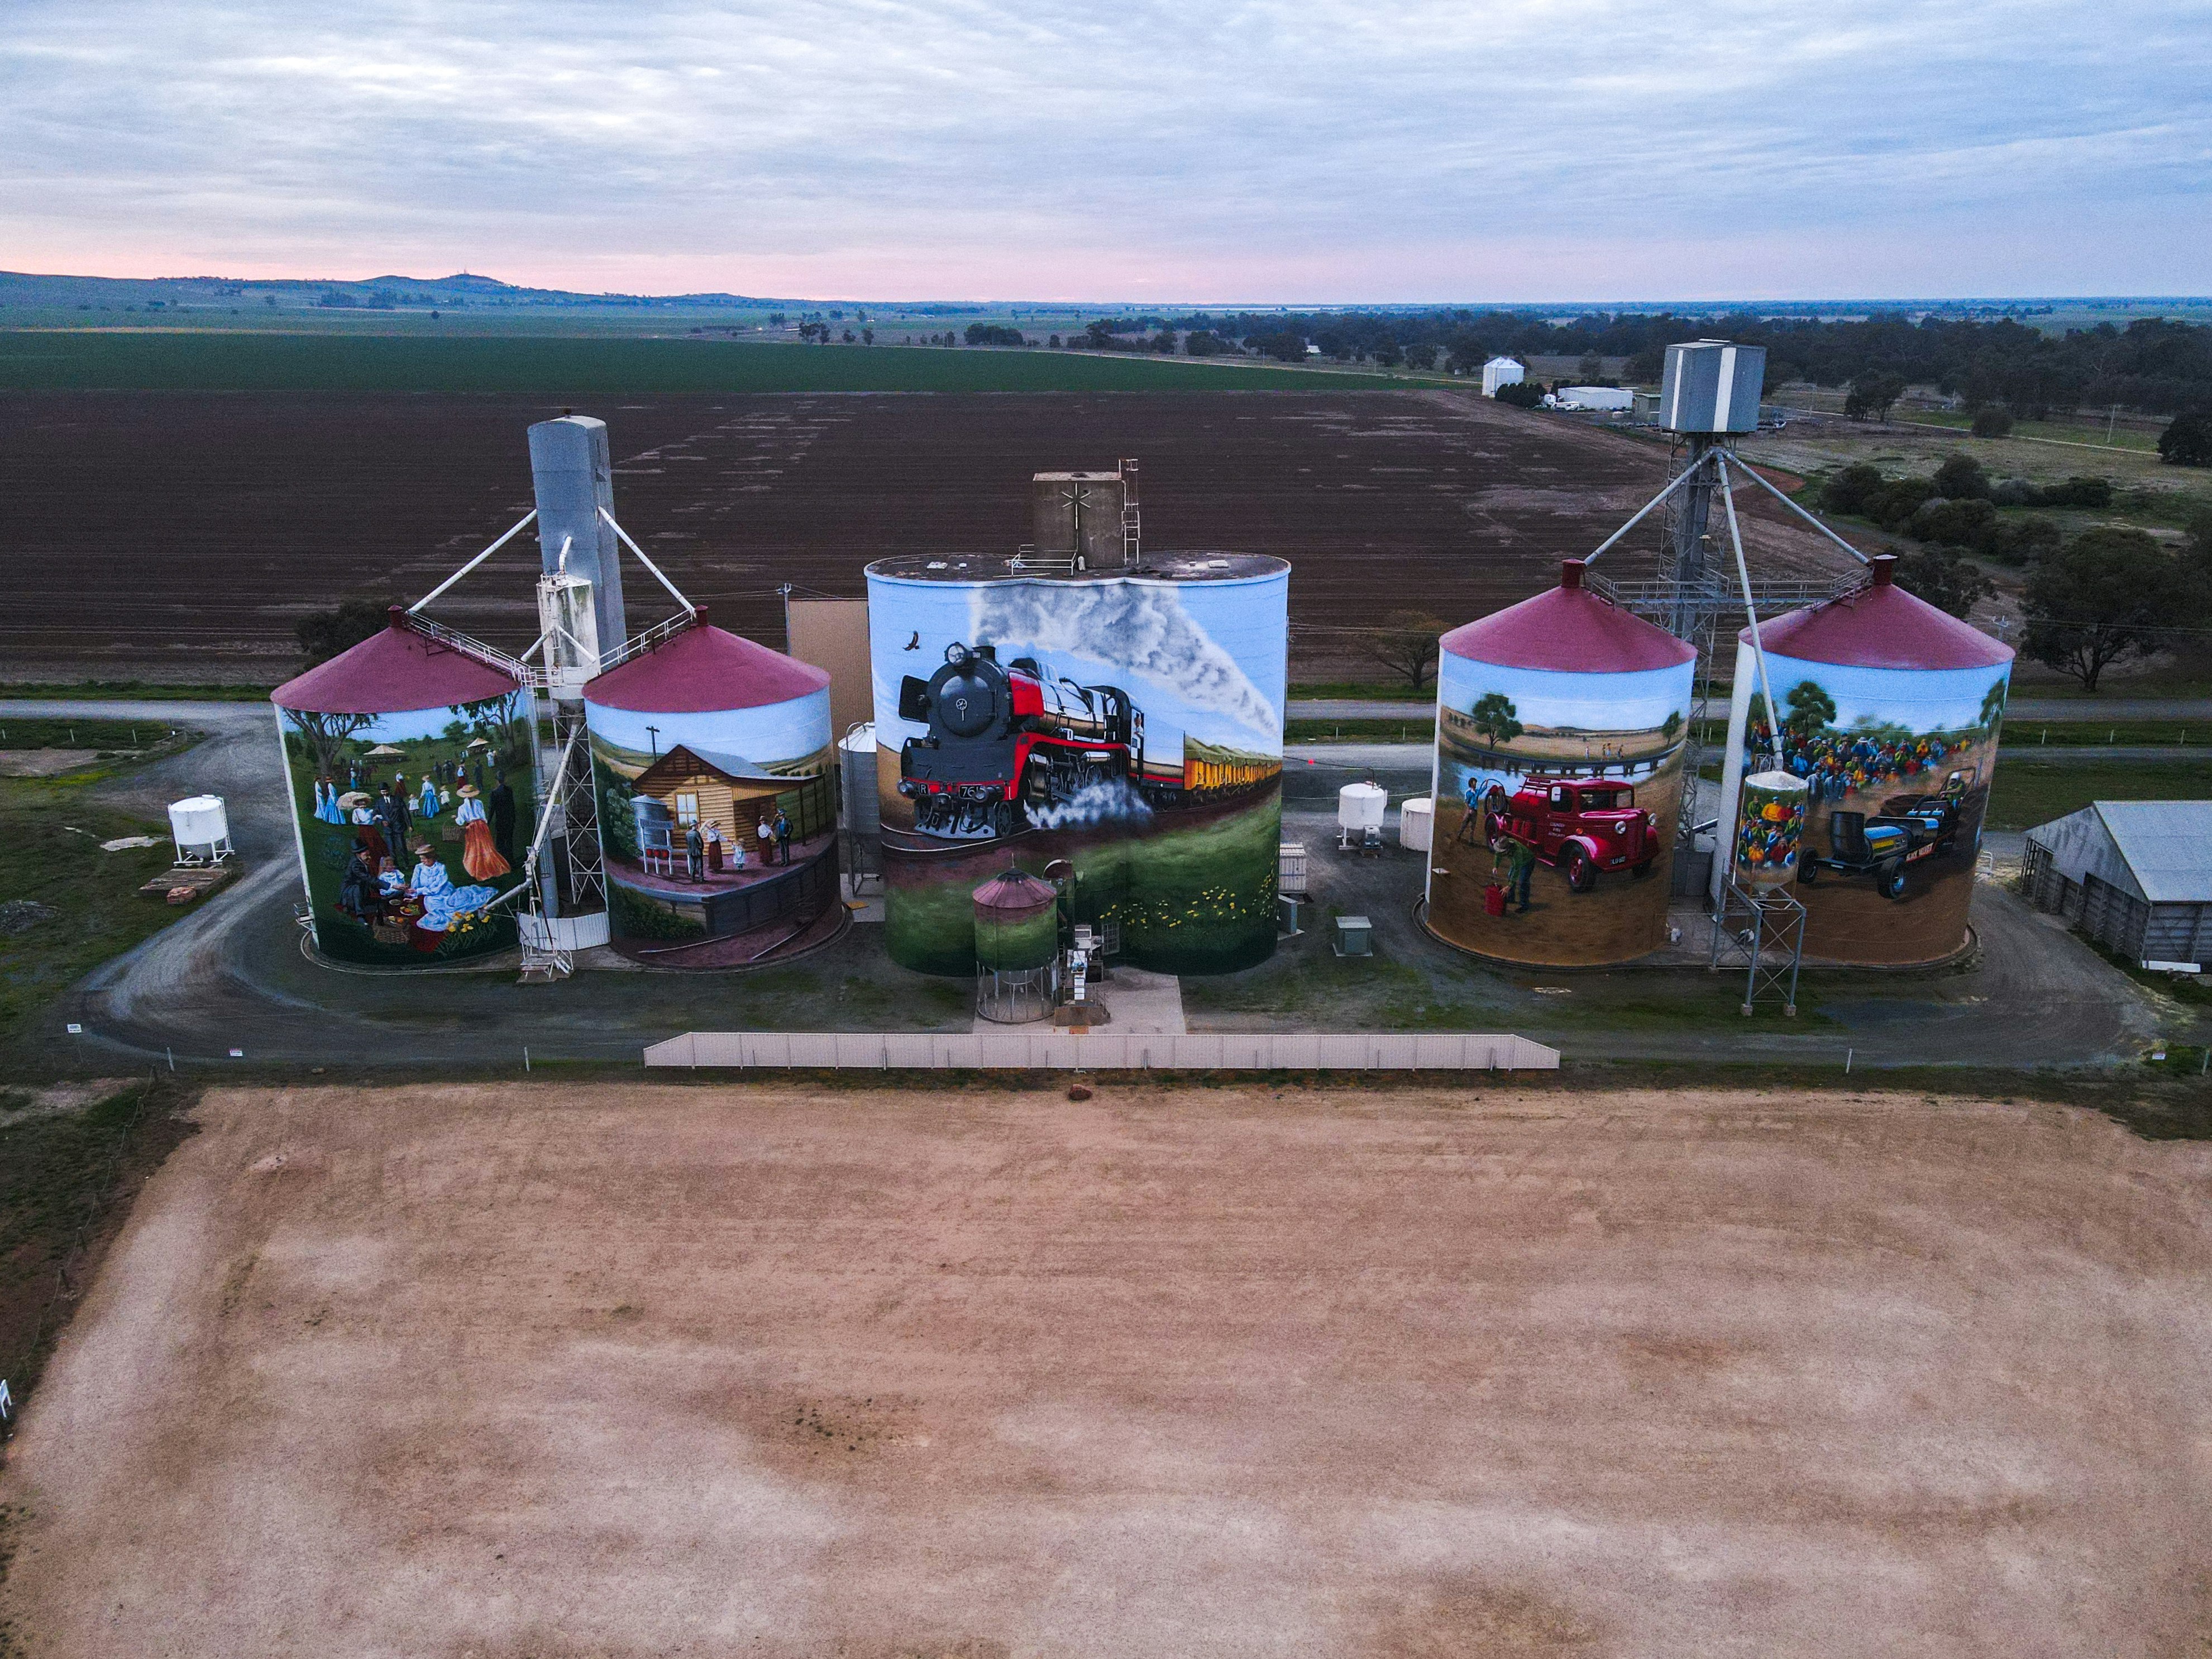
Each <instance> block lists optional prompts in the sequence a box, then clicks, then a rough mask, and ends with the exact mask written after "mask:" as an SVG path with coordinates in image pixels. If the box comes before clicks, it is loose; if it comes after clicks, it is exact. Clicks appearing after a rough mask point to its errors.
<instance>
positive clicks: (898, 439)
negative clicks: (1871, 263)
mask: <svg viewBox="0 0 2212 1659" xmlns="http://www.w3.org/2000/svg"><path fill="white" fill-rule="evenodd" d="M570 402H573V403H574V406H575V407H577V408H578V409H579V410H582V411H583V412H585V413H587V414H595V415H598V416H602V417H603V418H605V420H606V422H608V424H609V427H610V428H611V435H612V437H613V441H614V453H615V456H616V459H617V476H616V478H615V507H616V512H617V514H618V515H619V516H620V517H621V518H622V520H623V523H624V525H625V526H626V527H627V528H628V529H629V531H630V532H632V533H633V534H634V535H635V536H636V537H637V538H638V539H639V540H640V542H641V544H643V545H644V546H645V548H646V549H647V551H648V552H649V553H650V554H651V555H652V556H653V559H654V560H655V561H656V562H661V563H663V564H664V566H665V568H666V569H667V570H668V571H669V573H670V574H671V575H672V576H673V577H674V578H675V579H676V580H677V581H678V582H679V583H680V584H681V585H682V586H684V589H685V590H686V592H689V593H690V595H691V597H692V598H693V599H699V600H704V601H707V602H708V603H709V604H710V605H711V606H712V608H713V611H714V618H715V620H716V621H717V622H719V623H722V624H723V625H724V626H726V627H731V628H734V629H738V630H739V631H741V632H744V633H746V634H749V635H754V636H756V637H758V638H761V639H763V640H766V641H769V643H771V644H781V641H782V630H783V611H782V602H781V599H780V598H779V597H778V595H777V592H776V589H777V587H778V586H779V585H780V584H781V583H785V582H793V583H797V584H799V586H801V587H802V588H804V589H809V590H812V591H817V592H829V593H845V594H857V593H859V592H860V591H861V580H860V572H861V568H862V567H863V566H864V565H866V563H867V562H868V561H870V560H872V559H876V558H880V557H883V556H885V555H886V554H890V553H897V552H912V551H914V550H916V549H918V548H920V549H956V550H1004V551H1005V552H1006V553H1008V554H1011V553H1012V551H1013V550H1014V549H1015V547H1016V546H1017V545H1018V544H1020V543H1021V542H1023V541H1025V540H1027V539H1028V538H1029V537H1030V520H1029V517H1028V510H1029V509H1028V494H1027V492H1028V489H1029V475H1030V473H1031V472H1033V471H1039V470H1042V469H1048V468H1053V467H1066V466H1111V465H1113V464H1114V462H1115V459H1117V458H1120V457H1124V456H1128V457H1134V458H1136V459H1138V460H1139V462H1140V463H1141V467H1142V471H1141V474H1140V477H1141V482H1142V495H1143V501H1144V513H1145V526H1146V539H1147V542H1148V544H1152V545H1154V546H1158V547H1160V548H1167V549H1172V548H1183V549H1195V548H1214V549H1226V550H1242V551H1248V552H1255V553H1270V554H1276V555H1279V556H1282V557H1285V558H1287V559H1289V560H1290V561H1291V562H1292V564H1293V565H1294V566H1295V574H1294V575H1293V576H1292V578H1291V618H1292V623H1293V626H1294V629H1297V637H1296V639H1295V641H1294V644H1293V653H1292V666H1293V672H1294V673H1295V674H1297V675H1299V676H1300V677H1303V678H1332V677H1334V675H1336V674H1338V673H1340V672H1352V671H1360V669H1361V668H1362V664H1361V662H1360V659H1358V656H1357V654H1356V653H1352V652H1350V651H1349V650H1348V647H1346V641H1344V639H1343V638H1342V637H1341V636H1340V635H1332V634H1330V633H1328V631H1326V630H1328V629H1335V628H1342V627H1346V626H1350V627H1361V626H1369V627H1371V626H1373V625H1374V624H1376V623H1379V622H1380V621H1381V620H1382V619H1383V617H1384V616H1385V615H1386V614H1387V613H1388V612H1389V611H1393V610H1396V609H1401V608H1411V609H1414V610H1421V611H1431V612H1432V613H1433V614H1435V615H1436V616H1437V617H1439V618H1441V619H1442V620H1443V621H1444V622H1446V623H1459V622H1462V621H1465V620H1468V618H1470V617H1474V616H1478V615H1480V614H1481V613H1483V612H1484V611H1490V610H1492V609H1495V608H1496V607H1498V605H1506V604H1510V603H1511V602H1513V601H1514V600H1516V599H1523V598H1526V597H1527V596H1528V594H1529V593H1531V592H1534V591H1536V590H1537V589H1538V588H1540V587H1542V586H1546V585H1547V584H1548V583H1549V582H1551V581H1552V580H1555V579H1556V576H1557V571H1558V561H1559V559H1560V558H1561V557H1562V556H1571V555H1575V554H1580V553H1587V552H1589V550H1591V549H1592V548H1593V547H1595V546H1596V545H1597V544H1598V543H1599V542H1600V541H1601V540H1602V539H1603V538H1605V536H1606V535H1607V533H1609V532H1610V531H1611V530H1612V529H1613V526H1615V525H1617V524H1618V523H1619V522H1620V520H1621V519H1622V518H1624V517H1626V514H1627V513H1630V512H1632V511H1633V510H1634V509H1635V508H1636V507H1638V505H1640V504H1641V502H1642V501H1644V499H1645V498H1647V497H1648V496H1649V495H1650V494H1651V493H1652V492H1653V491H1655V490H1656V489H1658V488H1659V486H1660V484H1661V483H1663V482H1664V479H1665V476H1666V452H1665V450H1664V449H1663V448H1662V447H1657V446H1655V445H1653V444H1650V443H1648V442H1644V441H1638V440H1635V439H1632V438H1628V437H1626V436H1623V435H1620V434H1617V433H1613V432H1607V431H1601V430H1597V429H1595V428H1589V427H1587V426H1583V425H1580V424H1577V422H1574V421H1572V420H1571V419H1568V418H1565V417H1561V416H1548V415H1541V414H1535V413H1531V412H1529V411H1526V410H1512V409H1508V408H1505V407H1504V406H1502V405H1500V404H1494V403H1486V402H1485V401H1483V400H1482V399H1481V398H1477V397H1474V396H1472V395H1470V394H1468V393H1463V392H1455V391H1433V392H1414V391H1405V392H1360V391H1350V390H1342V389H1334V388H1323V389H1320V390H1316V391H1312V392H1059V393H943V394H930V395H894V394H882V395H876V394H869V395H860V394H849V395H837V394H830V393H820V394H812V393H805V394H800V393H794V394H780V395H767V394H752V395H746V394H739V393H725V394H705V393H699V394H685V395H674V394H671V395H659V396H636V397H629V398H621V397H612V396H609V397H599V398H581V397H579V398H574V399H570V398H562V399H560V400H558V401H557V402H556V401H555V400H552V399H549V398H532V397H523V396H515V395H507V394H491V393H485V394H471V395H463V394H458V393H450V392H436V393H416V394H405V393H398V392H252V393H247V392H0V429H4V430H5V431H6V432H7V434H8V442H7V443H6V444H5V445H4V446H0V498H4V499H5V500H7V501H9V504H10V505H9V533H10V536H11V537H12V538H13V539H14V544H15V548H16V558H15V567H16V568H17V570H18V572H19V575H20V580H19V581H18V583H17V585H16V586H15V590H14V592H13V599H14V603H13V605H12V606H11V608H10V611H9V615H8V616H7V617H4V618H0V661H4V662H5V664H6V671H7V673H8V675H9V677H10V678H27V679H35V678H53V679H58V678H76V677H77V676H79V675H83V674H91V675H94V676H96V677H99V678H167V679H173V680H186V681H207V680H213V679H217V678H234V679H245V680H256V681H258V682H261V683H267V684H273V683H274V682H275V681H276V680H277V679H280V678H283V677H284V676H286V675H287V674H288V673H289V672H290V671H292V668H293V667H294V665H295V655H294V652H295V647H294V645H293V641H292V629H293V626H294V624H295V623H296V622H297V621H298V620H299V618H300V617H302V616H304V615H306V614H307V612H309V611H314V610H319V609H324V608H327V607H328V606H330V605H332V604H335V603H336V602H337V599H340V598H343V597H360V598H371V599H382V598H387V597H391V596H393V595H398V596H399V597H402V598H405V599H413V598H416V597H417V596H419V595H420V594H422V593H423V592H428V590H429V589H430V588H431V587H432V586H435V585H436V583H437V582H438V581H440V580H442V579H443V578H444V576H446V575H447V574H449V573H450V572H451V571H452V569H453V568H454V566H456V565H457V564H459V562H461V561H462V560H463V559H465V558H466V557H468V556H470V555H471V554H473V553H474V552H476V551H477V550H479V549H481V548H482V547H483V545H484V544H486V543H488V542H489V540H490V539H491V538H493V537H494V536H495V535H497V534H498V533H499V532H501V531H502V530H504V529H506V528H507V526H509V525H511V524H512V523H513V522H514V520H516V519H518V518H520V516H521V515H522V513H524V512H526V511H527V510H528V507H529V506H530V469H529V457H528V454H527V452H526V445H525V441H524V436H523V434H524V429H525V428H526V427H527V426H528V424H529V423H530V422H532V421H538V420H544V419H545V418H547V417H548V416H552V415H556V414H558V413H559V412H560V409H561V406H562V404H566V403H570ZM1746 507H1747V511H1748V512H1749V513H1750V514H1751V521H1750V525H1749V528H1748V534H1749V535H1750V537H1751V538H1752V539H1753V542H1754V544H1756V545H1757V546H1758V547H1759V550H1760V552H1761V555H1762V568H1766V569H1770V570H1773V571H1777V572H1786V571H1792V570H1801V569H1819V570H1822V571H1832V570H1834V569H1837V568H1839V562H1842V561H1843V556H1842V555H1840V554H1837V553H1834V552H1833V551H1832V550H1829V549H1827V548H1826V545H1825V544H1823V543H1821V542H1820V539H1819V538H1817V537H1815V536H1814V535H1813V534H1812V532H1809V531H1802V530H1798V529H1795V528H1791V527H1790V526H1787V525H1785V524H1784V523H1783V522H1782V520H1781V517H1780V510H1779V509H1778V508H1772V507H1771V503H1768V502H1765V500H1764V498H1763V497H1761V498H1759V500H1758V501H1751V500H1749V499H1748V498H1747V501H1746ZM1770 509H1771V510H1770ZM1639 533H1640V532H1639ZM1653 545H1655V546H1656V543H1654V544H1653ZM1632 556H1633V555H1632V550H1629V549H1626V548H1625V549H1624V550H1623V552H1622V553H1621V554H1620V555H1609V556H1608V564H1609V567H1612V568H1616V572H1617V574H1626V570H1627V565H1628V563H1629V562H1632ZM537 569H538V550H537V545H536V543H535V541H534V540H532V539H529V538H524V539H522V540H520V541H518V542H517V543H516V544H513V546H512V547H511V548H510V549H509V550H508V551H507V552H506V553H502V554H501V556H499V558H497V559H495V560H494V561H493V562H490V563H489V564H487V565H485V566H484V567H483V568H482V569H481V570H480V571H479V572H478V573H477V575H476V576H474V577H472V578H471V580H470V581H469V582H468V583H467V584H466V585H465V586H463V587H461V588H459V589H457V590H456V591H455V592H454V594H453V598H452V599H451V601H450V602H447V603H446V604H444V605H443V606H442V608H441V615H443V616H445V617H447V618H448V619H449V620H452V621H453V622H455V623H457V624H459V625H460V626H464V627H467V628H470V629H473V630H476V631H478V632H481V633H483V635H486V636H487V637H492V638H495V639H498V640H501V641H506V642H507V643H508V644H509V645H510V646H512V647H514V648H517V649H520V647H522V646H524V645H526V643H527V642H528V641H530V639H531V638H532V636H533V635H535V634H536V632H537V622H536V610H535V606H536V599H535V590H534V587H533V586H532V584H533V582H534V580H535V576H536V572H537ZM628 592H629V599H630V603H631V605H633V607H635V610H636V612H637V614H638V616H639V617H641V618H650V617H655V616H658V615H659V614H661V613H662V612H663V611H665V609H666V608H667V606H666V601H665V598H664V597H663V596H661V595H660V593H659V589H658V588H657V587H656V586H654V585H653V581H652V579H651V578H650V577H648V576H647V575H646V574H645V573H644V572H642V571H641V570H637V569H635V568H634V565H633V568H631V569H630V571H629V587H628ZM1365 668H1366V671H1368V672H1370V673H1380V672H1381V671H1380V670H1379V669H1376V668H1375V667H1374V666H1373V665H1365Z"/></svg>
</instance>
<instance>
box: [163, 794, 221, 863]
mask: <svg viewBox="0 0 2212 1659" xmlns="http://www.w3.org/2000/svg"><path fill="white" fill-rule="evenodd" d="M169 839H170V840H171V841H172V842H174V843H175V845H176V848H177V856H178V857H179V859H185V860H192V861H194V862H197V863H202V864H213V863H216V862H217V861H219V860H222V859H224V858H227V857H228V856H229V854H230V814H229V812H228V811H227V810H226V809H225V808H224V805H223V800H222V796H221V795H191V796H188V797H187V798H186V799H183V800H178V801H171V802H170V803H169Z"/></svg>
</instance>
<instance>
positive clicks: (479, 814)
mask: <svg viewBox="0 0 2212 1659" xmlns="http://www.w3.org/2000/svg"><path fill="white" fill-rule="evenodd" d="M270 702H273V703H274V704H275V705H276V729H277V736H278V738H279V741H280V742H281V744H282V745H283V759H284V767H285V771H286V774H287V775H288V776H289V778H290V780H291V785H292V803H293V819H294V824H295V829H296V830H297V836H296V842H297V846H298V848H299V854H300V870H301V879H302V881H303V882H304V884H305V885H306V888H307V905H308V910H309V914H310V915H311V916H312V917H313V924H314V933H315V942H316V945H318V947H319V949H320V950H321V951H323V952H324V954H325V955H327V956H330V957H336V958H337V959H339V960H342V961H346V962H363V963H380V964H383V965H386V966H391V967H400V966H409V965H414V964H422V963H445V962H451V961H454V960H456V959H459V958H462V957H472V956H481V955H483V954H485V953H487V952H489V951H501V950H507V949H511V948H512V947H513V945H514V942H515V926H514V904H515V902H514V901H508V902H497V901H499V900H501V898H502V896H504V895H505V894H506V893H507V891H508V890H510V889H512V888H513V886H514V885H515V884H516V883H517V882H519V881H520V879H521V878H522V863H523V858H524V854H526V851H527V849H528V848H529V845H530V837H531V835H532V831H533V830H534V829H536V827H537V822H538V801H537V793H538V792H537V785H536V781H535V780H536V768H535V765H534V763H533V761H532V754H531V744H532V732H531V729H530V725H531V709H530V699H529V696H528V695H527V693H526V691H525V690H524V689H523V686H522V684H521V682H520V681H519V680H517V679H516V678H514V677H513V675H512V674H509V673H507V671H504V670H502V669H499V668H496V667H494V666H492V665H490V664H489V663H485V662H481V661H479V660H477V659H476V658H475V657H472V656H470V655H468V654H467V653H464V652H461V651H457V650H455V649H454V648H453V647H452V646H450V645H447V644H444V643H442V642H441V641H435V640H432V639H429V638H428V637H426V636H425V635H422V634H421V633H419V632H417V631H416V629H414V628H413V627H412V626H410V623H409V622H408V619H407V617H406V614H405V613H404V611H401V610H400V609H399V608H398V606H396V605H395V606H393V607H392V613H391V621H390V625H389V626H387V627H386V629H384V630H383V631H382V632H381V633H379V634H376V635H373V636H371V637H370V638H368V639H367V640H364V641H362V642H361V643H360V644H359V645H356V646H355V647H353V648H352V649H350V650H349V651H345V652H343V653H340V654H339V655H337V656H336V657H333V658H331V659H330V661H328V662H326V663H324V664H322V665H319V666H318V667H314V668H311V669H309V670H308V671H307V672H306V673H304V674H302V675H301V676H300V677H299V678H296V679H293V680H289V681H287V682H286V683H285V684H283V685H280V686H278V687H277V688H276V690H275V691H273V692H271V693H270Z"/></svg>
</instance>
